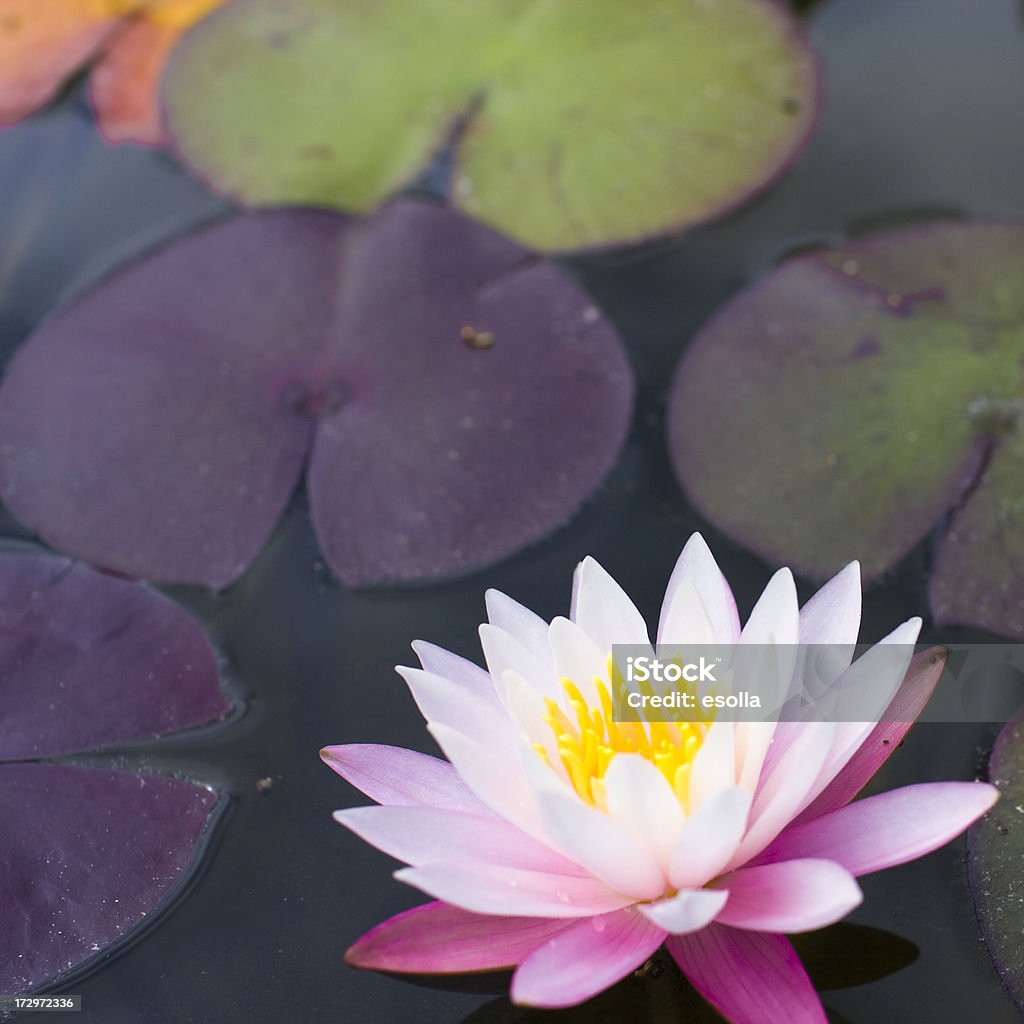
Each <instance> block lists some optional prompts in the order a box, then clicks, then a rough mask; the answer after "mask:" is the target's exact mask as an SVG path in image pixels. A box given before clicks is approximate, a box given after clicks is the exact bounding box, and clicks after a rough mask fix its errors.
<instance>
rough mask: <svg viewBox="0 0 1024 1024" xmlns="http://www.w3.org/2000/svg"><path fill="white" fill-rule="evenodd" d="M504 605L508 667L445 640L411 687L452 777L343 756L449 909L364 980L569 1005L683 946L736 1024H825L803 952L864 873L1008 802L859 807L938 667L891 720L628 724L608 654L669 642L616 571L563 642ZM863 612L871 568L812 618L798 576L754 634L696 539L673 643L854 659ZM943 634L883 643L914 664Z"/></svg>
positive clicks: (372, 935)
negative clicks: (466, 978)
mask: <svg viewBox="0 0 1024 1024" xmlns="http://www.w3.org/2000/svg"><path fill="white" fill-rule="evenodd" d="M487 610H488V618H489V622H488V623H487V624H485V625H483V626H481V628H480V637H481V640H482V645H483V651H484V655H485V657H486V662H487V670H484V669H482V668H480V667H478V666H477V665H474V664H472V663H471V662H469V661H466V660H464V659H462V658H460V657H457V656H455V655H454V654H451V653H449V652H447V651H444V650H442V649H440V648H437V647H434V646H432V645H430V644H425V643H417V644H414V645H413V646H414V649H415V651H416V653H417V655H418V656H419V659H420V662H421V665H422V668H418V669H417V668H401V669H399V672H400V673H401V674H402V675H403V677H404V678H405V680H406V682H407V683H408V685H409V688H410V690H411V691H412V695H413V697H414V698H415V700H416V703H417V704H418V705H419V708H420V710H421V711H422V713H423V715H424V716H425V718H426V720H427V724H428V728H429V730H430V732H431V734H432V735H433V737H434V739H435V740H436V741H437V743H438V744H439V745H440V747H441V749H442V750H443V751H444V753H445V755H446V756H447V758H448V760H447V761H444V760H440V759H438V758H434V757H430V756H427V755H426V754H421V753H416V752H413V751H410V750H403V749H398V748H393V747H386V746H376V745H372V744H368V745H362V744H355V745H346V746H336V747H328V748H327V749H325V750H324V751H323V752H322V756H323V757H324V759H325V760H326V762H327V763H328V764H329V765H330V766H331V767H332V768H333V769H334V770H335V771H337V772H338V773H339V774H340V775H342V776H343V777H344V778H345V779H347V780H348V781H349V782H350V783H352V784H353V785H354V786H356V787H357V788H358V789H360V790H362V792H363V793H365V794H366V795H367V796H369V797H370V798H371V799H373V800H375V801H377V803H378V804H379V805H380V806H371V807H360V808H355V809H350V810H344V811H339V812H337V814H336V818H337V820H338V821H340V822H341V823H342V824H343V825H346V826H347V827H348V828H350V829H351V830H352V831H354V832H355V833H356V834H358V835H359V836H361V837H362V838H364V839H365V840H367V841H368V842H370V843H372V844H373V845H374V846H376V847H378V848H379V849H381V850H383V851H384V852H386V853H388V854H390V855H391V856H393V857H396V858H397V859H399V860H401V861H404V862H405V863H406V864H407V865H408V866H407V867H403V868H402V869H401V870H399V871H398V872H397V873H396V877H397V878H398V879H400V880H401V881H404V882H407V883H409V884H410V885H413V886H415V887H417V888H418V889H421V890H423V891H424V892H426V893H427V894H429V895H430V896H431V897H433V899H434V900H435V902H431V903H427V904H425V905H423V906H419V907H416V908H415V909H413V910H410V911H407V912H405V913H402V914H399V915H398V916H397V917H393V918H391V919H390V920H388V921H385V922H384V923H383V924H381V925H378V926H377V927H376V928H374V929H372V930H371V931H370V932H369V933H367V934H366V935H364V936H363V937H362V938H361V939H359V940H358V941H357V942H356V943H355V945H354V946H352V948H351V949H350V950H349V951H348V954H347V959H348V961H349V962H350V963H352V964H355V965H357V966H360V967H368V968H374V969H379V970H386V971H399V972H417V973H441V972H458V971H485V970H496V969H501V968H515V974H514V975H513V978H512V988H511V996H512V999H513V1000H514V1001H515V1002H517V1003H520V1004H527V1005H532V1006H539V1007H560V1006H568V1005H572V1004H576V1003H579V1002H581V1001H583V1000H585V999H587V998H589V997H590V996H592V995H595V994H596V993H598V992H600V991H601V990H602V989H604V988H606V987H608V986H610V985H612V984H614V983H615V982H616V981H618V980H619V979H620V978H622V977H624V976H625V975H627V974H629V973H630V972H632V971H634V970H636V969H637V968H639V967H641V966H642V965H643V964H644V963H645V962H646V961H647V960H648V958H649V957H650V956H651V955H652V954H653V953H654V952H655V950H657V949H658V948H659V947H660V946H661V945H662V944H663V943H664V944H665V945H666V946H667V948H668V951H669V952H670V954H671V955H672V956H673V957H674V959H675V960H676V962H677V963H678V965H679V967H680V968H681V969H682V970H683V972H684V973H685V974H686V975H687V977H688V978H689V979H690V981H691V982H692V983H693V985H694V986H695V987H696V988H697V989H698V991H700V992H701V994H702V995H703V996H704V997H705V998H706V999H707V1000H708V1001H709V1002H710V1003H711V1004H712V1005H713V1006H714V1007H715V1008H716V1009H717V1010H718V1011H719V1012H720V1013H721V1014H722V1015H723V1016H724V1017H725V1018H726V1019H727V1020H729V1021H732V1022H734V1024H824V1022H825V1019H826V1018H825V1013H824V1010H823V1009H822V1006H821V1003H820V1001H819V999H818V996H817V994H816V993H815V991H814V988H813V986H812V984H811V982H810V980H809V979H808V977H807V974H806V972H805V971H804V969H803V967H802V966H801V964H800V961H799V959H798V958H797V956H796V954H795V952H794V950H793V947H792V946H791V945H790V943H789V942H788V940H787V939H786V938H785V937H784V936H785V934H786V933H795V932H802V931H807V930H811V929H816V928H821V927H823V926H825V925H828V924H831V923H832V922H834V921H838V920H839V919H840V918H842V917H844V916H845V915H846V914H847V913H849V911H851V910H852V909H853V908H854V907H855V906H857V904H858V903H859V902H860V901H861V891H860V888H859V886H858V884H857V881H856V878H857V876H859V875H864V874H868V873H870V872H873V871H878V870H880V869H882V868H886V867H891V866H893V865H896V864H902V863H904V862H906V861H909V860H912V859H914V858H916V857H920V856H922V855H923V854H925V853H928V852H929V851H931V850H934V849H936V848H937V847H939V846H941V845H942V844H944V843H946V842H947V841H949V840H950V839H952V838H953V837H954V836H956V835H958V834H959V833H960V832H962V831H963V830H964V829H965V828H967V826H968V825H970V824H971V822H973V821H974V820H975V819H976V818H978V817H980V816H981V815H982V814H984V813H985V811H986V810H987V809H988V808H989V807H990V806H991V805H992V803H993V801H994V800H995V799H996V796H997V793H996V790H995V789H994V788H993V787H992V786H988V785H985V784H982V783H977V782H944V783H930V784H924V785H914V786H908V787H905V788H902V789H897V790H893V791H890V792H886V793H882V794H880V795H877V796H870V797H867V798H864V799H860V800H854V797H855V796H856V795H857V794H858V793H859V792H860V790H861V789H862V788H863V787H864V785H865V784H866V783H867V782H868V780H869V779H871V777H872V776H873V775H874V774H875V772H876V771H877V770H878V768H879V767H880V766H881V764H882V763H883V762H884V761H885V759H886V758H887V757H888V756H889V755H890V754H891V753H892V751H893V750H894V749H895V748H896V746H897V745H898V741H899V739H900V738H902V736H903V734H904V733H905V732H906V731H907V729H909V727H910V724H911V723H912V721H913V720H914V718H916V717H917V715H918V714H919V713H920V711H921V709H922V708H923V706H924V702H925V701H926V700H927V698H928V696H929V695H930V693H931V690H932V689H933V688H934V686H935V683H936V681H937V679H938V676H939V674H941V669H942V665H941V660H939V659H936V658H935V657H934V656H932V657H923V656H918V657H917V658H916V659H915V661H914V662H913V663H912V664H911V665H910V670H909V671H908V672H907V673H906V675H905V677H904V676H903V668H902V667H901V669H900V675H899V677H897V680H896V682H897V684H898V690H897V692H896V694H895V697H894V698H893V699H892V703H891V704H890V706H889V713H888V714H887V715H886V716H885V720H884V721H883V722H881V723H872V722H867V723H863V722H841V721H840V722H833V721H815V722H791V721H786V722H782V723H779V724H773V723H771V722H756V723H750V722H734V721H725V720H716V721H713V722H710V723H673V724H672V726H671V728H670V727H669V726H667V725H665V724H664V723H661V724H660V725H658V724H654V723H644V724H636V723H633V724H632V725H627V724H623V723H616V722H615V721H614V719H613V708H612V705H611V703H610V700H609V678H608V664H609V652H610V650H611V648H612V645H613V644H646V643H648V642H649V638H648V631H647V626H646V624H645V622H644V619H643V617H642V616H641V614H640V612H639V611H638V610H637V609H636V607H635V606H634V604H633V603H632V601H631V600H630V599H629V598H628V597H627V596H626V594H625V593H624V592H623V591H622V590H621V589H620V587H619V586H618V584H616V583H615V581H614V580H613V579H612V578H611V576H609V575H608V573H607V572H605V571H604V570H603V569H602V568H601V566H600V565H598V563H597V562H595V561H594V560H593V559H591V558H588V559H586V560H585V561H584V562H583V563H582V564H581V565H580V566H579V568H578V570H577V572H576V577H575V582H574V587H573V598H572V610H571V613H570V616H569V618H556V619H555V620H554V621H553V622H551V623H550V624H548V623H546V622H544V621H542V620H541V619H540V618H538V617H537V616H536V615H534V614H533V613H532V612H530V611H528V610H527V609H526V608H524V607H522V606H521V605H519V604H517V603H516V602H514V601H512V600H511V599H509V598H508V597H506V596H505V595H503V594H501V593H498V592H495V591H490V592H489V593H488V594H487ZM860 613H861V586H860V574H859V568H858V566H857V565H856V564H852V565H850V566H848V567H847V568H846V569H844V570H843V571H842V572H841V573H839V575H838V576H836V577H835V578H834V579H833V580H831V581H830V582H829V583H828V584H826V585H825V586H824V587H823V588H822V589H821V590H820V591H819V592H818V593H817V594H816V595H815V596H814V597H813V598H812V599H811V600H810V601H809V602H808V603H807V604H806V605H804V607H803V608H799V607H798V601H797V594H796V589H795V586H794V583H793V577H792V575H791V574H790V572H789V571H788V570H786V569H782V570H780V571H779V572H778V573H776V574H775V576H774V577H772V579H771V581H770V582H769V584H768V586H767V587H766V588H765V590H764V593H763V594H762V596H761V598H760V599H759V600H758V602H757V604H756V606H755V607H754V609H753V611H752V612H751V614H750V617H749V618H748V620H747V622H746V625H744V626H743V627H742V628H741V626H740V620H739V616H738V615H737V610H736V604H735V602H734V600H733V596H732V593H731V591H730V589H729V586H728V584H727V582H726V580H725V578H724V576H723V575H722V572H721V571H720V570H719V568H718V566H717V564H716V563H715V560H714V558H713V557H712V555H711V552H710V551H709V550H708V547H707V545H706V544H705V542H704V540H703V539H702V538H701V537H700V536H699V535H694V536H693V537H692V538H691V539H690V541H689V542H688V543H687V545H686V547H685V548H684V550H683V552H682V555H681V556H680V558H679V562H678V564H677V565H676V568H675V571H674V572H673V574H672V577H671V580H670V582H669V585H668V591H667V593H666V595H665V600H664V604H663V607H662V612H661V620H660V624H659V626H658V631H657V637H656V640H657V643H659V644H661V643H673V644H690V643H702V644H703V643H707V642H708V641H709V639H713V640H715V641H717V642H718V643H722V644H729V645H733V644H749V643H753V644H770V643H774V644H785V645H796V644H798V643H799V644H829V645H837V647H838V648H845V647H847V646H848V648H849V650H850V652H851V658H852V650H853V644H854V643H855V642H856V639H857V635H858V632H859V627H860ZM920 626H921V622H920V620H919V619H911V620H910V621H908V622H906V623H904V624H903V625H901V626H900V627H898V628H897V629H896V630H894V631H893V632H892V633H891V634H890V635H889V636H888V637H887V638H886V639H885V641H883V643H889V644H899V645H905V649H906V651H907V658H908V659H909V657H910V653H909V652H910V651H911V650H912V645H913V644H914V643H915V641H916V640H917V636H918V632H919V630H920ZM861 660H862V659H858V660H857V661H855V662H853V664H852V665H850V664H849V660H848V661H847V668H846V669H845V670H842V671H840V674H839V675H838V676H837V680H839V681H841V680H843V678H844V677H845V676H846V673H847V672H853V671H856V666H857V665H858V664H859V663H860V661H861ZM904 665H906V663H904ZM841 668H842V667H841V666H840V669H841ZM900 679H903V682H902V684H900ZM836 685H839V682H837V683H836Z"/></svg>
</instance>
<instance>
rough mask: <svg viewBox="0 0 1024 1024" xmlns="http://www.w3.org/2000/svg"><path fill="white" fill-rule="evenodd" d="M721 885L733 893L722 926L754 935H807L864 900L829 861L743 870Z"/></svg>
mask: <svg viewBox="0 0 1024 1024" xmlns="http://www.w3.org/2000/svg"><path fill="white" fill-rule="evenodd" d="M720 884H721V886H722V888H723V889H728V890H729V902H728V903H726V905H725V907H724V908H723V909H722V911H721V913H720V914H719V915H718V921H719V922H720V923H721V924H727V925H731V926H733V927H735V928H744V929H747V930H749V931H755V932H809V931H813V930H814V929H815V928H823V927H825V925H828V924H834V923H835V922H836V921H838V920H840V918H843V917H846V915H847V914H848V913H849V912H850V911H851V910H853V908H854V907H856V906H858V905H859V904H860V903H861V902H862V900H863V898H864V897H863V895H862V894H861V891H860V886H858V885H857V882H856V880H855V879H854V877H853V875H851V874H850V873H849V872H848V871H847V870H846V869H845V868H841V867H840V866H839V865H838V864H836V863H834V862H833V861H830V860H788V861H783V862H782V863H780V864H764V865H762V866H760V867H753V868H741V869H740V870H739V871H734V872H733V873H732V874H730V875H725V876H724V877H723V878H722V879H721V880H720Z"/></svg>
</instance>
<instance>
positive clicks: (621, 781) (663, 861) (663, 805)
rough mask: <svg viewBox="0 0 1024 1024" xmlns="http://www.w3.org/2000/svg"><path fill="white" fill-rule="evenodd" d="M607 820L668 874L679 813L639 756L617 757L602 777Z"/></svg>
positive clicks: (680, 823)
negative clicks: (608, 818)
mask: <svg viewBox="0 0 1024 1024" xmlns="http://www.w3.org/2000/svg"><path fill="white" fill-rule="evenodd" d="M604 792H605V804H606V807H607V810H608V816H609V817H610V818H611V819H612V820H613V821H616V822H618V824H620V825H621V826H622V827H623V828H624V829H625V830H626V831H627V832H629V834H630V835H632V836H633V837H634V838H635V839H637V840H638V841H639V842H640V843H642V844H643V845H644V847H645V848H646V849H647V850H649V851H650V852H651V854H652V855H653V856H654V859H655V860H656V861H657V862H658V864H659V865H660V866H661V869H662V871H663V872H664V873H665V874H666V876H667V874H668V866H669V860H670V858H671V856H672V848H673V846H674V845H675V838H676V836H677V835H678V834H679V830H680V829H681V828H682V827H683V821H684V818H683V809H682V807H680V805H679V801H678V799H676V795H675V793H673V792H672V787H671V786H670V785H669V784H668V781H667V780H666V779H665V776H664V775H662V774H661V772H660V771H658V769H657V768H655V767H654V765H653V764H652V763H651V762H650V761H648V760H646V759H645V758H643V757H641V756H640V755H639V754H617V755H616V756H615V757H614V758H612V763H611V764H610V765H609V766H608V770H607V771H606V772H605V775H604Z"/></svg>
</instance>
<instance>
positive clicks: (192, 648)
mask: <svg viewBox="0 0 1024 1024" xmlns="http://www.w3.org/2000/svg"><path fill="white" fill-rule="evenodd" d="M0 708H2V709H3V710H2V713H0V761H16V760H28V759H30V758H31V759H36V758H44V757H47V758H49V757H59V756H61V755H64V754H74V753H81V752H82V751H86V750H97V749H102V748H105V747H112V746H115V745H116V746H123V745H126V744H128V743H137V742H140V741H143V740H149V739H154V738H155V737H158V736H163V735H166V734H167V733H172V732H179V731H181V730H183V729H190V728H192V727H194V726H197V725H202V724H203V723H205V722H210V721H213V720H214V719H219V718H223V717H224V716H225V715H226V714H227V713H228V711H229V710H230V708H231V705H230V704H229V702H228V701H227V699H226V698H225V697H224V695H223V694H222V693H221V690H220V686H219V685H218V682H217V662H216V658H215V656H214V653H213V650H212V649H211V647H210V644H209V642H208V641H207V639H206V637H205V636H204V635H203V632H202V630H201V629H200V628H199V626H198V625H197V624H196V623H195V622H194V621H193V620H192V619H191V618H190V617H189V616H188V615H187V614H186V613H185V612H184V611H183V610H182V609H181V608H180V607H178V605H176V604H174V602H173V601H170V600H168V599H167V598H166V597H164V596H163V595H162V594H159V593H157V592H156V591H154V590H150V589H149V588H147V587H142V586H140V585H139V584H137V583H130V582H128V581H126V580H119V579H114V578H112V577H107V576H100V575H98V574H97V573H96V572H94V571H93V570H91V569H88V568H86V567H85V566H82V565H76V564H75V563H74V562H70V561H68V560H67V559H63V558H49V557H41V556H39V555H28V554H3V555H0Z"/></svg>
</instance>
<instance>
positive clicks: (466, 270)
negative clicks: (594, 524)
mask: <svg viewBox="0 0 1024 1024" xmlns="http://www.w3.org/2000/svg"><path fill="white" fill-rule="evenodd" d="M632 392H633V382H632V375H631V372H630V368H629V365H628V361H627V359H626V356H625V353H624V351H623V349H622V346H621V344H620V342H619V341H618V338H617V337H616V335H615V333H614V331H613V330H612V328H611V326H610V325H609V323H608V322H607V320H606V319H605V318H604V317H603V316H602V315H601V313H600V312H599V311H598V310H597V309H596V308H595V307H594V305H593V304H592V302H591V300H590V299H589V297H588V296H587V295H586V293H585V292H584V291H583V290H582V289H581V288H580V287H579V286H577V285H576V284H575V282H574V281H573V280H572V279H571V278H570V277H569V276H568V275H567V274H565V273H564V272H563V271H561V270H560V269H558V268H557V267H555V266H554V265H552V264H550V263H546V262H542V261H540V260H538V259H537V258H536V257H535V256H533V255H532V254H531V253H529V252H528V251H526V250H524V249H521V248H520V247H519V246H517V245H515V244H513V243H511V242H510V241H508V240H507V239H505V238H503V237H501V236H500V235H497V234H495V233H494V232H493V231H491V230H490V229H487V228H484V227H481V226H479V225H477V224H474V223H473V222H471V221H469V220H468V219H466V218H464V217H462V216H460V215H458V214H455V213H452V212H449V211H444V210H441V209H439V208H437V207H433V206H430V205H427V204H425V203H418V202H412V201H402V202H398V203H395V204H394V205H392V206H390V207H387V208H385V209H384V210H383V211H381V212H380V213H378V214H377V215H375V216H374V217H372V218H371V219H369V220H366V221H359V220H355V219H352V218H348V217H344V216H341V215H337V214H334V213H328V212H322V211H310V210H289V211H271V212H261V213H251V214H246V215H243V216H239V217H234V218H232V219H229V220H226V221H223V222H220V223H218V224H216V225H214V226H212V227H209V228H206V229H203V230H201V231H199V232H197V233H195V234H193V235H190V236H188V237H186V238H184V239H182V240H180V241H178V242H176V243H174V244H172V245H170V246H167V247H166V248H163V249H161V250H158V251H157V252H156V253H154V254H152V255H150V256H148V257H147V258H144V259H143V260H141V261H139V262H137V263H134V264H132V265H130V266H128V267H127V268H126V269H124V270H122V271H121V272H119V273H117V274H115V275H114V276H112V277H111V278H109V279H108V280H107V281H105V282H104V283H101V284H100V285H99V286H98V287H96V288H95V289H94V290H92V291H91V292H89V293H87V294H86V295H85V296H83V297H82V298H80V299H79V300H78V301H76V302H75V303H73V304H72V305H71V306H69V307H67V308H66V309H64V310H62V311H60V312H58V313H57V314H56V315H54V316H52V317H51V318H50V319H49V320H48V321H46V322H45V323H44V324H43V325H42V327H41V328H40V329H39V330H38V331H37V332H36V334H35V335H34V336H33V337H32V338H31V339H30V340H29V341H28V343H27V344H26V345H25V346H24V347H23V348H22V349H21V351H20V352H19V353H18V355H17V356H16V357H15V359H14V361H13V363H12V365H11V368H10V369H9V371H8V374H7V377H6V378H5V380H4V385H3V388H2V390H0V438H2V444H0V494H2V496H3V499H4V501H5V502H6V503H7V505H8V507H9V508H10V509H11V511H12V512H13V513H14V514H15V515H16V516H18V518H20V519H21V520H22V521H23V522H25V523H26V524H27V525H29V526H30V527H31V528H32V529H34V530H36V531H37V532H38V533H39V534H40V535H41V536H42V537H44V538H45V539H46V540H47V541H49V542H50V543H51V544H52V545H53V546H55V547H57V548H60V549H61V550H64V551H67V552H69V553H71V554H74V555H76V556H77V557H80V558H84V559H86V560H88V561H90V562H93V563H95V564H98V565H102V566H104V567H107V568H111V569H115V570H117V571H119V572H122V573H125V574H128V575H132V576H140V577H147V578H152V579H161V580H175V581H180V582H189V583H202V584H207V585H209V586H212V587H223V586H225V585H227V584H228V583H231V582H232V581H234V580H235V579H237V578H238V577H239V576H240V575H241V574H242V573H243V572H244V571H245V569H246V568H247V567H248V566H249V564H250V563H251V562H252V561H253V559H254V558H255V557H256V555H257V554H258V553H259V551H260V550H261V549H262V548H263V546H264V544H265V543H266V541H267V539H268V537H269V535H270V533H271V531H272V530H273V528H274V525H275V524H276V522H277V520H278V519H279V517H280V515H281V513H282V511H283V509H284V507H285V505H286V503H287V501H288V499H289V497H290V495H291V493H292V491H293V489H294V488H295V486H296V483H297V482H298V479H299V477H300V474H301V472H302V469H303V466H304V464H305V462H306V460H307V458H308V459H309V492H310V502H311V507H312V515H313V522H314V526H315V528H316V531H317V534H318V537H319V539H320V542H321V545H322V547H323V550H324V554H325V556H326V558H327V560H328V562H329V563H330V565H331V567H332V568H333V569H334V571H335V572H336V574H337V575H338V576H339V577H340V578H341V579H342V580H343V581H344V582H346V583H348V584H351V585H364V584H375V583H387V582H392V581H401V580H416V579H422V578H428V577H439V576H450V575H455V574H459V573H463V572H466V571H469V570H472V569H476V568H479V567H481V566H483V565H485V564H488V563H490V562H492V561H495V560H497V559H499V558H502V557H504V556H506V555H508V554H511V553H512V552H514V551H516V550H517V549H519V548H521V547H523V546H524V545H526V544H529V543H530V542H532V541H534V540H537V539H538V538H540V537H541V536H543V535H545V534H546V533H548V532H550V531H551V530H553V529H554V528H555V527H557V526H558V525H560V524H561V523H562V522H563V521H564V520H565V519H567V518H568V517H569V516H570V515H571V514H572V513H573V512H574V511H575V510H576V509H577V508H578V507H579V505H580V504H581V503H582V502H583V501H584V499H585V498H586V497H587V496H588V495H589V494H590V493H591V491H592V490H593V489H594V488H595V487H596V486H597V484H598V483H599V482H600V481H601V480H602V479H603V477H604V476H605V474H606V473H607V472H608V471H609V469H610V468H611V466H612V464H613V463H614V461H615V459H616V457H617V455H618V452H619V450H620V449H621V446H622V444H623V442H624V439H625V435H626V431H627V428H628V424H629V419H630V411H631V405H632Z"/></svg>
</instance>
